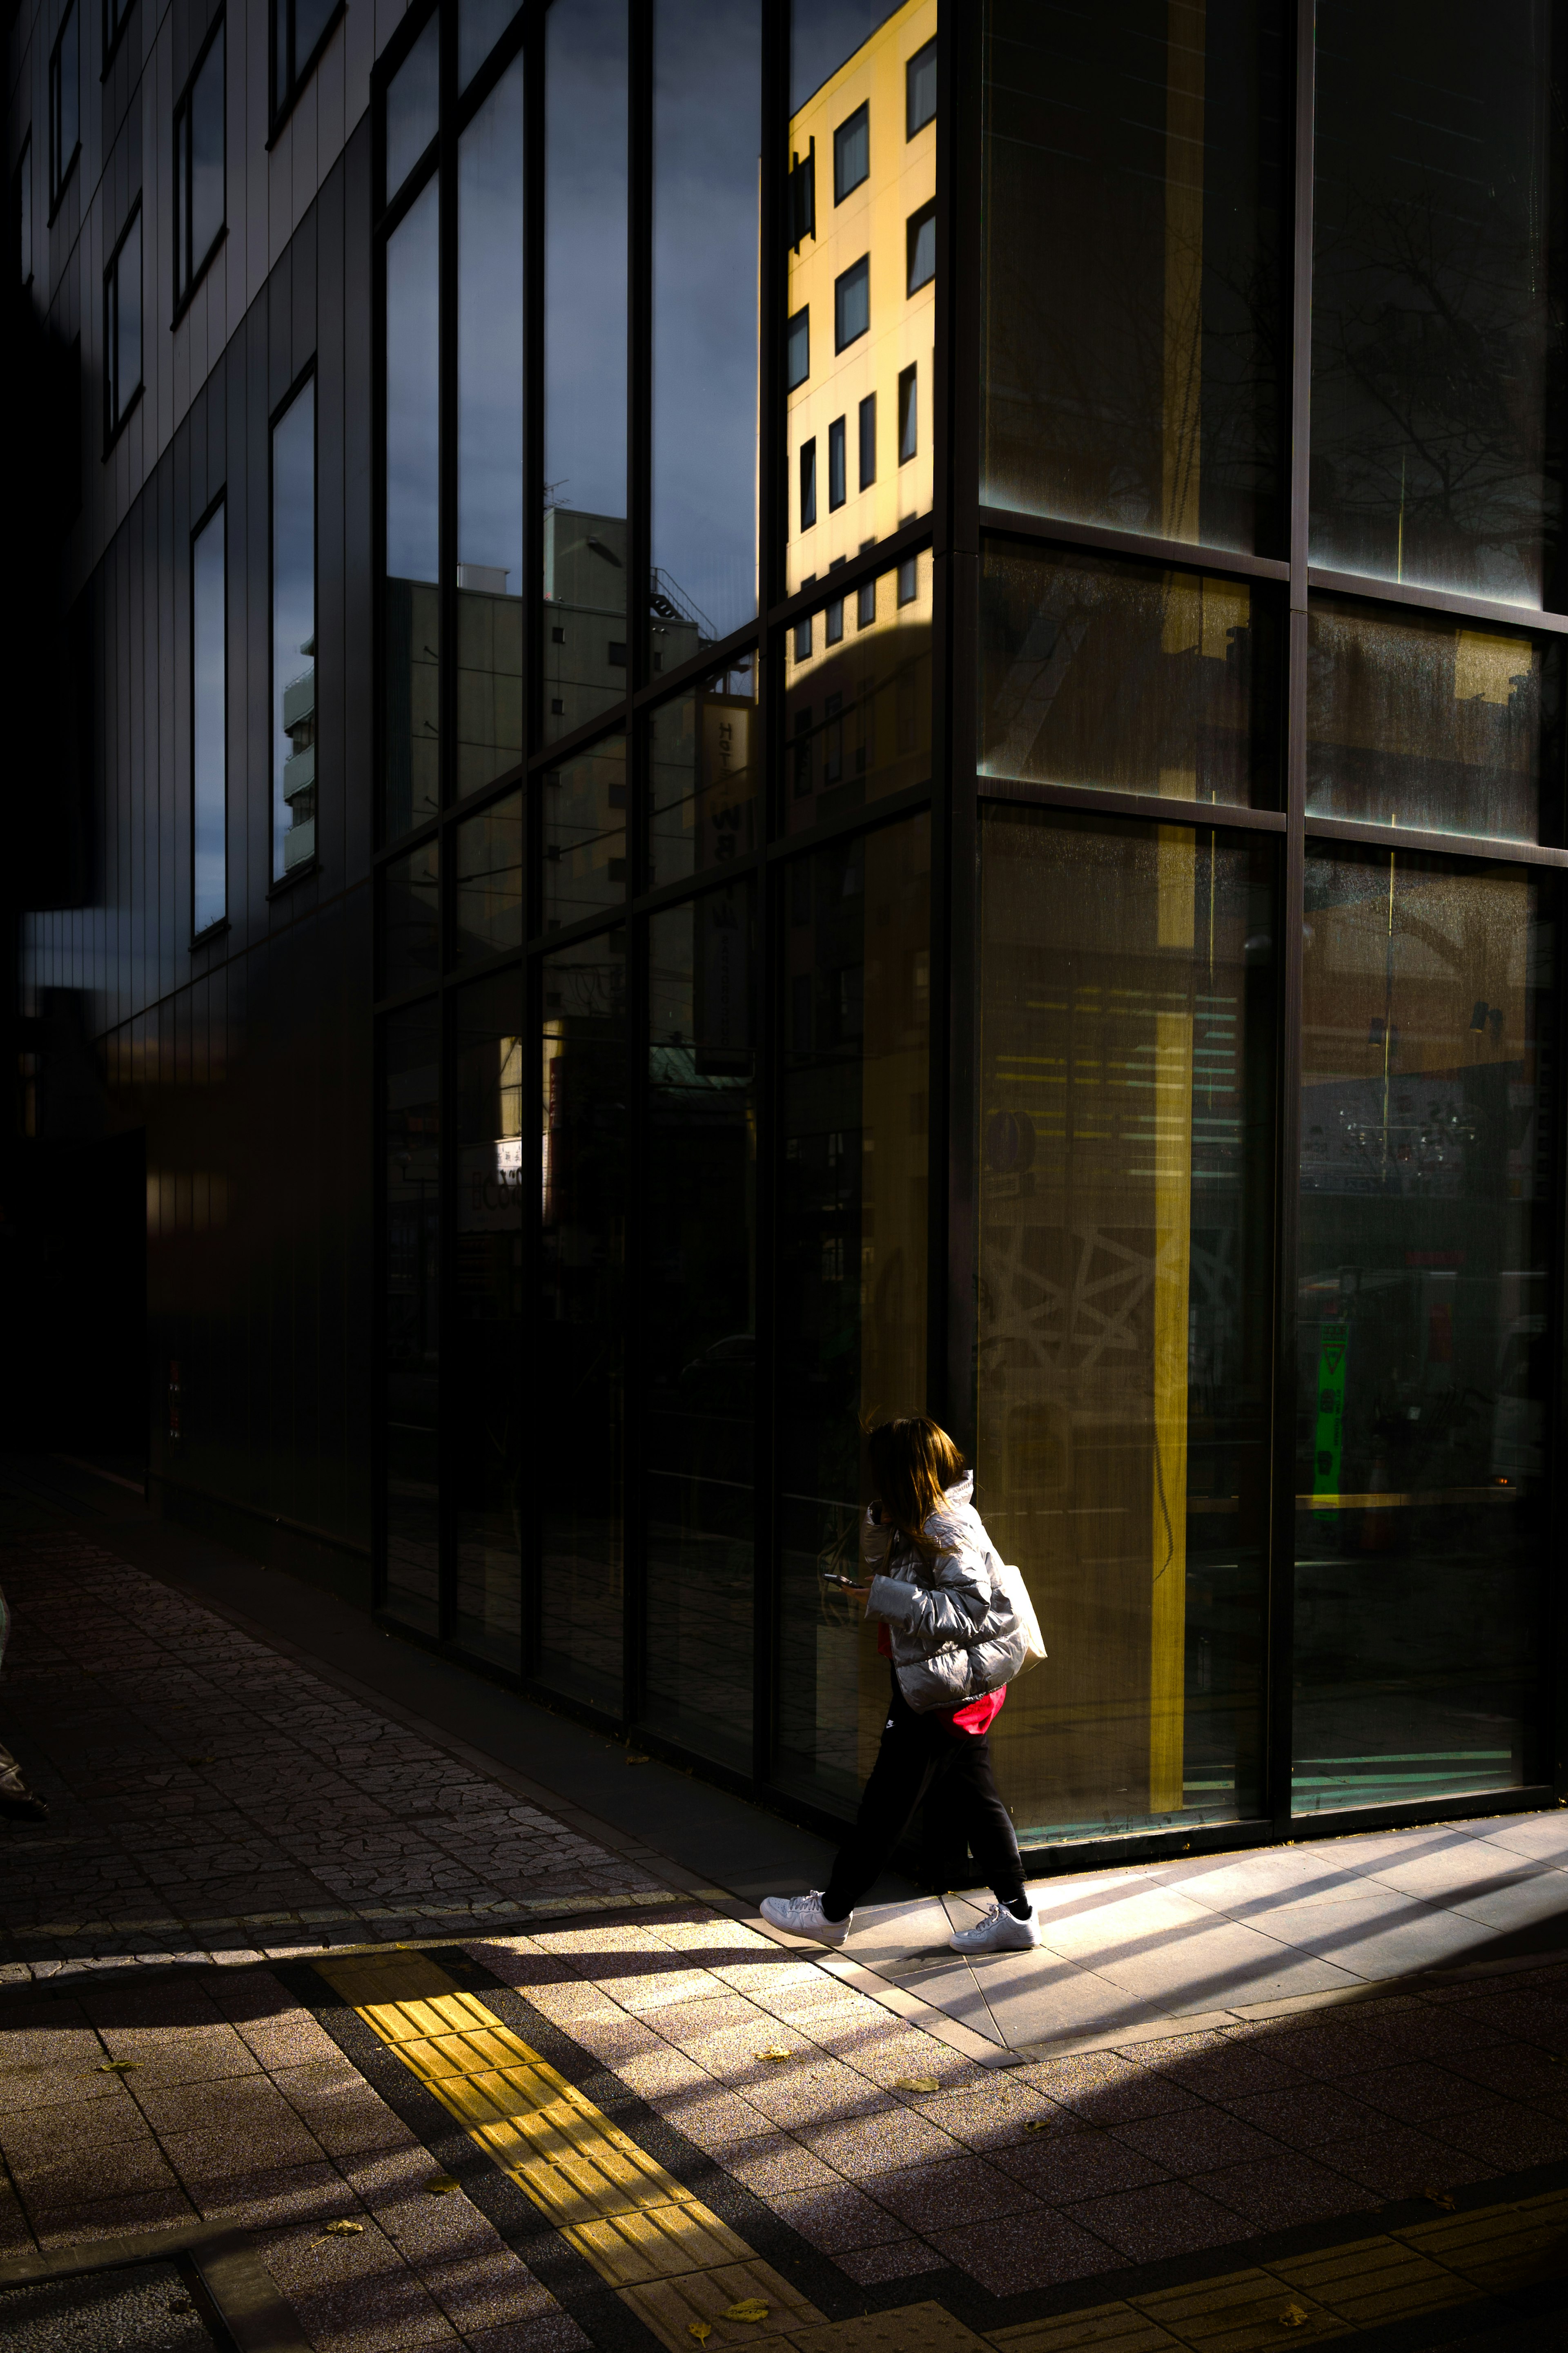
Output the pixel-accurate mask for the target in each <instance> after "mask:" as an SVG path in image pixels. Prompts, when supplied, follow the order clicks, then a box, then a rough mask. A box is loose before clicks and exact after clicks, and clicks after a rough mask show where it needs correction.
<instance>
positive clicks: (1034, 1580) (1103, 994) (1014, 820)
mask: <svg viewBox="0 0 1568 2353" xmlns="http://www.w3.org/2000/svg"><path fill="white" fill-rule="evenodd" d="M981 872H982V906H981V919H980V939H981V982H980V991H981V1075H980V1103H979V1115H980V1138H979V1142H980V1208H979V1218H978V1225H979V1232H980V1268H979V1283H978V1300H979V1321H978V1330H977V1356H978V1419H977V1430H978V1446H977V1459H976V1468H977V1472H978V1477H979V1483H980V1492H981V1494H982V1497H983V1499H984V1512H985V1520H986V1525H987V1526H988V1527H989V1528H990V1530H991V1531H992V1534H993V1536H994V1541H995V1543H996V1546H997V1548H998V1550H999V1551H1000V1552H1001V1553H1002V1555H1003V1556H1004V1557H1005V1559H1008V1560H1013V1561H1016V1562H1017V1563H1018V1565H1019V1567H1021V1568H1022V1569H1023V1571H1024V1574H1025V1577H1026V1579H1027V1581H1028V1584H1029V1588H1030V1590H1031V1593H1032V1595H1033V1597H1034V1600H1035V1605H1036V1608H1037V1610H1038V1612H1039V1614H1040V1618H1041V1621H1042V1623H1043V1624H1052V1625H1055V1626H1056V1627H1057V1628H1058V1630H1059V1636H1060V1639H1059V1644H1058V1651H1056V1652H1055V1653H1053V1656H1054V1657H1055V1658H1056V1659H1057V1660H1058V1662H1059V1671H1058V1673H1057V1674H1056V1676H1055V1678H1054V1679H1053V1680H1052V1681H1051V1682H1050V1683H1045V1682H1041V1683H1031V1682H1030V1681H1028V1680H1026V1681H1025V1682H1023V1683H1019V1684H1018V1685H1017V1686H1016V1688H1015V1690H1014V1691H1013V1692H1012V1693H1011V1694H1009V1698H1008V1704H1007V1706H1006V1708H1005V1711H1004V1714H1003V1716H1002V1718H1001V1720H1000V1721H999V1722H998V1725H997V1726H996V1730H995V1733H994V1736H993V1737H994V1742H995V1747H996V1754H997V1760H998V1777H999V1778H1000V1780H1001V1782H1002V1786H1003V1788H1004V1789H1005V1794H1006V1799H1007V1803H1008V1805H1009V1807H1010V1809H1011V1810H1012V1812H1013V1814H1014V1817H1015V1819H1016V1822H1017V1824H1018V1829H1019V1833H1020V1836H1026V1835H1028V1834H1031V1833H1032V1834H1033V1835H1034V1836H1036V1837H1037V1838H1044V1837H1050V1836H1060V1835H1068V1836H1070V1835H1073V1834H1078V1835H1082V1834H1083V1833H1084V1832H1085V1831H1120V1832H1126V1831H1134V1830H1142V1829H1161V1828H1165V1827H1167V1826H1169V1825H1170V1824H1171V1823H1173V1822H1174V1821H1180V1820H1186V1821H1194V1822H1203V1821H1235V1820H1243V1819H1245V1818H1247V1816H1249V1815H1255V1814H1256V1813H1257V1812H1258V1810H1259V1806H1260V1803H1261V1794H1262V1778H1261V1777H1262V1736H1263V1702H1264V1688H1265V1683H1264V1677H1265V1651H1266V1642H1265V1635H1266V1629H1267V1622H1268V1621H1267V1600H1268V1585H1267V1563H1268V1505H1269V1423H1268V1402H1269V1396H1270V1384H1271V1358H1270V1345H1269V1336H1270V1315H1269V1295H1270V1282H1271V1274H1270V1270H1271V1266H1272V1234H1271V1226H1272V1214H1271V1207H1270V1203H1271V1195H1272V1182H1273V1132H1274V1119H1275V1105H1274V1087H1273V1071H1272V1039H1273V1036H1274V1021H1275V1013H1274V986H1273V945H1272V942H1273V935H1274V931H1275V918H1274V898H1273V883H1274V845H1273V844H1272V843H1271V842H1265V841H1260V840H1259V839H1258V837H1257V836H1256V835H1250V836H1248V835H1228V836H1227V835H1226V834H1224V833H1219V832H1215V831H1213V830H1206V829H1203V828H1197V827H1192V826H1172V825H1167V826H1161V825H1152V824H1142V823H1125V822H1120V823H1119V822H1118V821H1117V820H1115V819H1113V818H1089V817H1087V816H1085V817H1079V816H1078V815H1077V814H1076V813H1075V814H1070V815H1069V814H1066V813H1062V812H1058V811H1055V810H1051V811H1046V810H1037V809H1028V810H1025V809H1019V808H1004V807H997V806H993V807H991V808H990V809H988V810H987V811H986V812H985V815H984V819H983V851H982V868H981Z"/></svg>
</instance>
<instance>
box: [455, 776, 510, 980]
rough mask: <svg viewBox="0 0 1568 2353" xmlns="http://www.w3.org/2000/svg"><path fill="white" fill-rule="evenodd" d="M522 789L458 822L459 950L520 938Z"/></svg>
mask: <svg viewBox="0 0 1568 2353" xmlns="http://www.w3.org/2000/svg"><path fill="white" fill-rule="evenodd" d="M522 848H523V838H522V795H521V793H508V794H507V795H506V796H505V797H504V798H503V799H501V800H499V801H495V802H493V803H492V804H491V806H490V807H489V808H488V809H485V810H483V811H482V812H481V813H480V815H479V816H478V817H470V818H464V820H463V822H462V824H461V825H460V826H459V827H458V897H457V905H456V908H455V910H454V913H455V914H456V916H457V953H458V957H459V959H461V958H462V957H464V956H487V955H497V954H498V953H499V952H500V949H502V948H515V947H519V946H521V943H522Z"/></svg>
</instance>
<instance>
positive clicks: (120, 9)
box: [98, 0, 136, 81]
mask: <svg viewBox="0 0 1568 2353" xmlns="http://www.w3.org/2000/svg"><path fill="white" fill-rule="evenodd" d="M135 9H136V0H124V5H122V6H121V5H117V0H103V21H102V26H101V28H100V29H101V33H102V40H103V65H102V68H101V69H100V73H99V77H98V78H99V80H100V81H107V80H108V79H109V76H110V69H111V68H112V66H113V64H114V60H115V58H116V57H117V56H118V55H119V53H120V44H121V41H122V40H123V39H124V38H125V27H126V26H127V25H129V23H130V22H131V19H132V16H133V15H134V14H135Z"/></svg>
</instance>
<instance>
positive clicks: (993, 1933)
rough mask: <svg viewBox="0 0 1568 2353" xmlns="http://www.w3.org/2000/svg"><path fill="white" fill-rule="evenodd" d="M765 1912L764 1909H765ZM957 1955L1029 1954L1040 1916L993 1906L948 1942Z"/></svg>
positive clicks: (1038, 1937)
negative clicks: (1024, 1915) (1020, 1914)
mask: <svg viewBox="0 0 1568 2353" xmlns="http://www.w3.org/2000/svg"><path fill="white" fill-rule="evenodd" d="M764 1909H765V1906H764ZM947 1941H948V1943H949V1944H950V1945H951V1946H952V1949H953V1951H954V1952H955V1953H1026V1952H1030V1951H1032V1950H1033V1948H1034V1947H1035V1946H1037V1944H1038V1943H1039V1941H1040V1921H1039V1915H1038V1914H1037V1912H1035V1911H1034V1910H1033V1909H1031V1911H1030V1913H1029V1916H1028V1918H1027V1919H1026V1920H1020V1919H1018V1918H1017V1917H1016V1915H1015V1914H1013V1913H1011V1912H1009V1911H1008V1909H1007V1906H1006V1905H1005V1904H993V1905H992V1906H991V1909H990V1911H989V1912H987V1914H986V1915H985V1917H984V1920H982V1921H980V1922H978V1923H977V1925H976V1926H974V1927H973V1928H955V1929H954V1930H953V1932H952V1936H950V1937H949V1938H948V1940H947Z"/></svg>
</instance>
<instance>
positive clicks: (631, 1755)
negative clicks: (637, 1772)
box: [626, 1748, 649, 1765]
mask: <svg viewBox="0 0 1568 2353" xmlns="http://www.w3.org/2000/svg"><path fill="white" fill-rule="evenodd" d="M648 1761H649V1760H648V1758H647V1757H645V1756H644V1754H643V1752H642V1750H641V1749H640V1748H628V1749H627V1751H626V1763H627V1764H628V1765H646V1764H647V1763H648Z"/></svg>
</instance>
